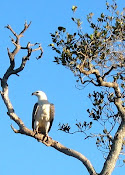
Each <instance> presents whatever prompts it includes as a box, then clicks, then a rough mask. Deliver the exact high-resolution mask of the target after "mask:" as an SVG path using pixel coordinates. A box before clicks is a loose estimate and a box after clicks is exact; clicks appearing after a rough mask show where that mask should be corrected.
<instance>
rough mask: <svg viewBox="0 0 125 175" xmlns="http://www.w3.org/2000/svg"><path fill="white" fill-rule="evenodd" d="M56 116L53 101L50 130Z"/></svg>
mask: <svg viewBox="0 0 125 175" xmlns="http://www.w3.org/2000/svg"><path fill="white" fill-rule="evenodd" d="M54 116H55V106H54V104H52V103H51V104H50V127H49V130H48V132H49V131H50V129H51V126H52V123H53V120H54Z"/></svg>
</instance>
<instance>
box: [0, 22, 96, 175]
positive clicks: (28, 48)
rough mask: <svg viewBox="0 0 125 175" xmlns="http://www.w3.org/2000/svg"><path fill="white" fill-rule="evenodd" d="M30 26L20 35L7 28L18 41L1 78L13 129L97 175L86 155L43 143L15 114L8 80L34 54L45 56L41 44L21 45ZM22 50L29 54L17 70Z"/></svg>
mask: <svg viewBox="0 0 125 175" xmlns="http://www.w3.org/2000/svg"><path fill="white" fill-rule="evenodd" d="M30 24H31V23H30ZM30 24H27V23H25V25H24V29H23V30H22V31H21V32H20V34H19V35H18V34H17V33H16V32H15V31H14V30H13V29H12V28H11V26H10V25H8V26H7V27H6V28H7V29H9V30H10V31H11V33H12V34H13V35H14V36H15V37H16V40H14V39H13V38H11V42H12V44H14V46H15V49H14V50H13V51H12V52H10V50H9V49H7V51H8V56H9V59H10V66H9V68H8V69H7V71H6V72H5V74H4V76H3V78H1V87H2V91H1V92H0V93H1V96H2V99H3V101H4V103H5V105H6V107H7V114H8V115H9V117H10V118H11V119H12V120H13V121H14V122H15V123H16V124H17V125H18V127H19V129H18V130H17V129H15V128H14V127H13V126H12V125H11V128H12V130H13V131H14V132H15V133H20V134H24V135H27V136H30V137H33V138H35V139H37V140H38V141H39V142H42V143H44V144H45V145H47V146H51V147H53V148H55V149H56V150H58V151H60V152H62V153H64V154H66V155H68V156H72V157H75V158H76V159H78V160H80V161H81V162H82V163H83V164H84V165H85V166H86V168H87V170H88V172H89V173H90V175H97V173H96V172H95V170H94V168H93V166H92V164H91V162H90V161H89V160H88V159H87V158H86V157H85V156H84V155H82V154H81V153H79V152H77V151H75V150H72V149H70V148H67V147H65V146H63V145H62V144H61V143H59V142H57V141H55V140H53V139H51V138H48V140H47V141H46V142H45V141H43V138H44V137H45V136H44V135H42V134H36V133H35V132H33V131H32V130H30V129H28V128H27V127H26V126H25V125H24V123H23V121H22V120H21V119H20V118H19V117H18V116H17V115H16V113H15V112H14V108H13V106H12V103H11V101H10V99H9V95H8V91H9V89H8V84H7V82H8V79H9V77H10V76H11V75H13V74H15V75H18V73H19V72H21V71H22V70H23V69H24V68H25V65H26V63H27V60H29V59H30V57H31V55H32V53H33V52H35V51H40V54H39V56H38V57H37V59H40V58H41V57H42V54H43V50H42V47H41V45H40V44H39V43H35V44H31V43H30V42H28V44H27V45H26V46H25V47H24V46H21V45H20V38H21V37H22V36H23V34H24V32H25V31H26V30H27V29H28V28H29V26H30ZM34 46H38V47H36V48H33V47H34ZM21 49H25V50H26V51H27V54H26V55H25V56H24V57H23V58H22V62H21V64H20V66H19V67H18V68H15V56H16V54H17V53H18V52H19V51H20V50H21Z"/></svg>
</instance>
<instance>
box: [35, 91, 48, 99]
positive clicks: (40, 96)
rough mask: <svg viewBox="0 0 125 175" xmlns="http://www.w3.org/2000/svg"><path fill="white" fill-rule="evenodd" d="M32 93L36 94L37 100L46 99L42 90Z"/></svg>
mask: <svg viewBox="0 0 125 175" xmlns="http://www.w3.org/2000/svg"><path fill="white" fill-rule="evenodd" d="M32 95H36V96H37V97H38V100H47V96H46V94H45V93H44V92H43V91H36V92H33V93H32Z"/></svg>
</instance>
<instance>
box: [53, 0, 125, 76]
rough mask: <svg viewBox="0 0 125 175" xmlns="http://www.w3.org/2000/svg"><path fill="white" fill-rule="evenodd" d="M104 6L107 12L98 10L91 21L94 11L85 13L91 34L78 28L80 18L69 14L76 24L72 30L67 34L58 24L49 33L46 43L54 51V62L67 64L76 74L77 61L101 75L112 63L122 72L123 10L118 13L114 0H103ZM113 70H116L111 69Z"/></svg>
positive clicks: (78, 72)
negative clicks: (96, 17)
mask: <svg viewBox="0 0 125 175" xmlns="http://www.w3.org/2000/svg"><path fill="white" fill-rule="evenodd" d="M106 7H107V10H108V13H107V14H108V15H106V14H104V13H101V14H100V16H99V17H98V19H97V22H95V23H94V22H93V15H94V14H93V13H90V14H89V15H87V20H88V22H89V24H90V28H91V30H92V33H84V32H83V31H82V29H81V24H82V21H81V20H80V19H77V18H74V17H72V18H71V19H72V21H73V22H75V23H76V24H77V27H78V28H77V31H76V32H75V33H68V32H67V31H66V28H65V27H58V30H57V31H56V32H55V33H53V34H51V37H52V42H53V43H52V44H51V45H50V46H51V47H52V49H53V50H54V51H56V52H57V56H56V57H55V61H54V62H56V63H58V64H62V65H63V66H66V67H68V68H69V69H70V70H71V71H73V73H74V74H75V75H77V76H79V74H80V70H79V65H81V64H82V65H83V68H84V69H85V70H87V71H89V70H91V69H92V68H95V69H98V70H99V71H100V72H101V74H102V75H104V74H105V72H107V71H108V70H110V69H111V66H112V65H113V64H115V65H116V67H119V69H121V71H122V69H123V68H124V66H125V59H124V57H125V54H124V53H125V49H124V48H125V47H124V45H125V9H123V11H122V12H119V10H118V9H117V4H116V3H115V1H113V4H112V5H110V4H109V3H108V2H107V3H106ZM76 9H77V7H76V6H73V7H72V10H73V11H75V10H76ZM109 13H110V14H109ZM114 73H115V74H117V73H118V71H117V70H116V69H115V71H114Z"/></svg>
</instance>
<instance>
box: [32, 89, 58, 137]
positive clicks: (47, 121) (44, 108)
mask: <svg viewBox="0 0 125 175" xmlns="http://www.w3.org/2000/svg"><path fill="white" fill-rule="evenodd" d="M32 95H36V96H37V97H38V102H37V103H36V104H35V105H34V108H33V113H32V128H33V131H36V133H41V134H44V135H45V136H48V132H49V131H50V129H51V126H52V123H53V120H54V113H55V109H54V104H52V103H49V102H48V100H47V96H46V94H45V93H44V92H43V91H36V92H34V93H32Z"/></svg>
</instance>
